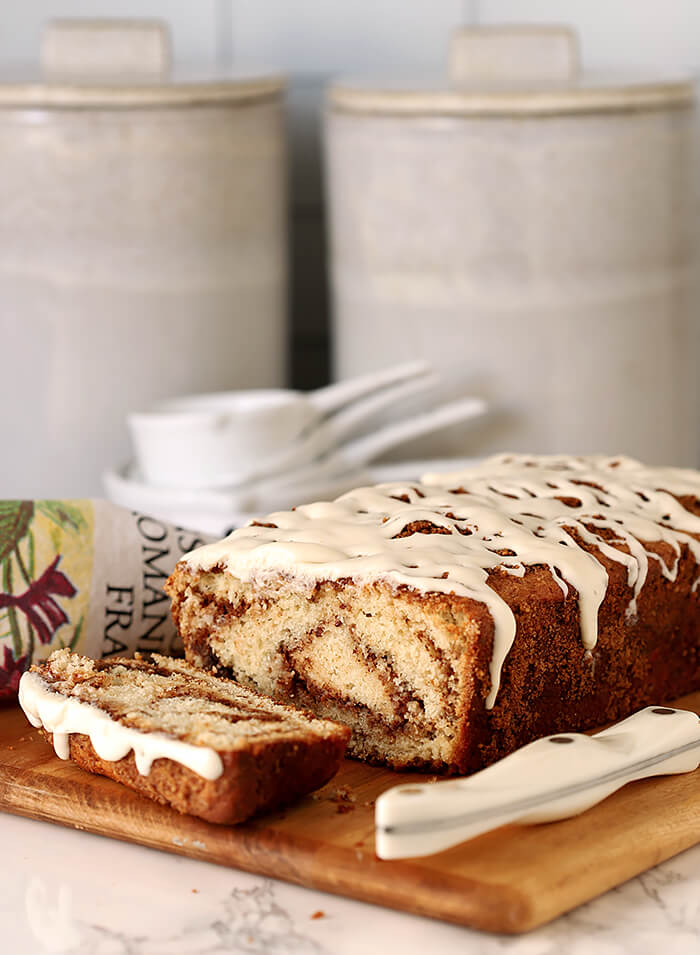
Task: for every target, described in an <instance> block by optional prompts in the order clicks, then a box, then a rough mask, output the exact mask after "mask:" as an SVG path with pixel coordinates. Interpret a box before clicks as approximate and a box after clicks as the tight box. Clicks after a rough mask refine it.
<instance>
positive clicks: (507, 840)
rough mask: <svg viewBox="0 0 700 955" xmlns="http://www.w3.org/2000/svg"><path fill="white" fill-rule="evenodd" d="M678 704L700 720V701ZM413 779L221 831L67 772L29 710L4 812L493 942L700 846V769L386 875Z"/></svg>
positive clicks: (19, 726)
mask: <svg viewBox="0 0 700 955" xmlns="http://www.w3.org/2000/svg"><path fill="white" fill-rule="evenodd" d="M678 705H680V706H683V707H685V708H686V709H693V710H695V711H696V712H700V693H698V694H694V695H693V696H689V697H685V698H684V699H683V700H681V701H679V702H678ZM406 778H408V777H407V775H406V774H402V775H400V774H398V773H392V772H389V771H387V770H382V769H377V768H374V767H371V766H365V765H364V764H362V763H357V762H351V761H346V762H345V763H344V764H343V766H342V768H341V770H340V772H339V774H338V775H337V776H336V777H335V779H333V780H332V781H331V782H330V783H329V784H328V785H327V786H325V787H324V789H322V790H320V791H319V792H318V793H316V794H314V795H313V796H311V797H307V798H306V799H304V800H303V801H302V802H300V803H299V804H298V805H296V806H294V807H292V808H290V809H287V810H285V811H283V812H279V813H275V814H271V815H267V816H265V817H263V818H260V819H258V820H256V821H254V822H250V823H246V824H245V825H241V826H235V827H229V826H216V825H212V824H210V823H206V822H203V821H201V820H199V819H195V818H192V817H189V816H181V815H179V814H178V813H176V812H175V811H174V810H171V809H168V808H164V807H162V806H159V805H157V804H156V803H152V802H150V801H149V800H148V799H145V798H144V797H142V796H139V795H138V794H136V793H134V792H132V791H131V790H129V789H126V788H124V787H122V786H120V785H119V784H118V783H115V782H112V781H111V780H109V779H105V778H104V777H101V776H93V775H91V774H90V773H85V772H83V771H82V770H80V769H78V768H77V767H76V766H74V765H73V764H71V763H68V762H62V761H61V760H59V759H58V758H57V757H56V756H55V755H54V752H53V750H52V749H51V748H50V747H49V746H48V745H47V744H46V743H45V742H44V741H43V740H42V739H41V738H40V737H39V734H38V732H37V731H36V730H34V729H32V728H31V727H30V726H29V724H28V723H27V721H26V719H25V717H24V715H23V713H22V712H21V710H19V709H18V708H16V707H10V708H5V709H0V809H3V810H5V811H7V812H12V813H16V814H18V815H21V816H28V817H30V818H32V819H41V820H46V821H48V822H54V823H59V824H61V825H65V826H72V827H75V828H76V829H83V830H87V831H89V832H95V833H99V834H100V835H104V836H111V837H113V838H115V839H123V840H127V841H130V842H137V843H140V844H141V845H144V846H152V847H153V848H156V849H164V850H166V851H168V852H175V853H179V854H181V855H186V856H191V857H192V858H195V859H204V860H208V861H210V862H217V863H219V864H221V865H227V866H233V867H234V868H238V869H245V870H247V871H249V872H254V873H259V874H262V875H268V876H273V877H275V878H279V879H284V880H287V881H289V882H295V883H298V884H299V885H304V886H309V887H312V888H314V889H321V890H325V891H328V892H334V893H336V894H338V895H345V896H348V897H350V898H355V899H360V900H362V901H365V902H374V903H377V904H379V905H386V906H389V907H391V908H395V909H401V910H404V911H406V912H413V913H416V914H420V915H427V916H432V917H434V918H438V919H444V920H446V921H448V922H454V923H457V924H459V925H468V926H472V927H474V928H479V929H484V930H486V931H491V932H510V933H515V932H524V931H527V930H529V929H532V928H534V927H536V926H537V925H541V924H542V923H544V922H548V921H550V920H551V919H553V918H556V916H558V915H561V914H562V913H563V912H566V911H568V910H570V909H572V908H574V907H575V906H577V905H580V904H581V903H582V902H585V901H587V900H588V899H591V898H593V897H595V896H597V895H600V894H601V893H603V892H605V891H607V890H608V889H611V888H612V887H613V886H616V885H619V884H620V883H621V882H624V881H625V880H627V879H629V878H631V877H633V876H635V875H637V874H638V873H640V872H643V871H644V870H646V869H648V868H650V867H651V866H654V865H656V864H657V863H659V862H661V861H663V860H664V859H668V858H669V857H670V856H672V855H675V854H676V853H677V852H680V851H681V850H682V849H686V848H688V847H689V846H691V845H694V844H695V843H696V842H699V841H700V770H699V771H696V772H694V773H688V774H685V775H682V776H667V777H659V778H658V779H651V780H644V781H641V782H637V783H632V784H630V785H628V786H626V787H625V788H624V789H622V790H620V791H619V792H617V793H616V794H614V795H613V796H610V797H609V798H608V799H607V800H605V801H604V802H603V803H601V804H600V805H598V806H596V807H595V808H593V809H591V810H589V811H588V812H587V813H585V814H584V815H582V816H579V817H577V818H575V819H569V820H565V821H563V822H556V823H549V824H546V825H539V826H530V827H524V826H508V827H504V828H502V829H499V830H496V831H495V832H492V833H488V834H487V835H484V836H480V837H479V838H478V839H474V840H472V841H471V842H468V843H464V844H463V845H461V846H458V847H456V848H454V849H448V850H446V851H445V852H441V853H438V854H436V855H434V856H429V857H427V858H422V859H413V860H407V861H391V862H384V861H381V860H379V859H377V857H376V856H375V854H374V800H375V799H376V797H377V796H378V795H379V794H380V793H381V792H383V791H384V790H385V789H387V788H389V787H390V786H392V785H396V784H397V783H399V782H401V781H405V780H406ZM410 778H414V779H415V776H414V777H410Z"/></svg>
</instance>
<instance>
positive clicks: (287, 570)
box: [182, 454, 700, 708]
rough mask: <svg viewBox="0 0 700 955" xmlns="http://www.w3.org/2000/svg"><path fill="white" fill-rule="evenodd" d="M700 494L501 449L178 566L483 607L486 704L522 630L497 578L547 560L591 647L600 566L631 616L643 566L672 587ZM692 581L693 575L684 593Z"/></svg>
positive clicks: (689, 545)
mask: <svg viewBox="0 0 700 955" xmlns="http://www.w3.org/2000/svg"><path fill="white" fill-rule="evenodd" d="M699 496H700V474H698V472H695V471H690V470H681V469H676V468H651V467H646V466H645V465H643V464H641V463H640V462H638V461H634V460H632V459H630V458H626V457H602V456H588V457H562V456H548V457H542V456H540V457H535V456H528V455H514V454H510V455H502V456H497V457H493V458H489V459H487V460H485V461H484V462H483V463H482V464H480V465H478V466H477V467H474V468H470V469H469V470H466V471H460V472H456V473H453V474H438V475H428V476H426V477H425V478H424V480H423V482H422V483H420V484H410V485H405V484H398V483H393V484H383V485H379V486H377V487H365V488H360V489H358V490H355V491H352V492H350V493H348V494H345V495H343V496H342V497H340V498H338V499H337V500H336V501H333V502H328V503H318V504H309V505H305V506H302V507H298V508H296V509H295V510H293V511H288V512H280V513H275V514H271V515H270V516H269V517H267V518H265V520H264V521H260V522H253V523H252V524H251V525H249V526H247V527H244V528H241V529H239V530H237V531H234V532H233V533H232V534H231V535H230V536H229V537H227V538H226V539H224V540H223V541H221V542H219V543H216V544H210V545H207V546H205V547H202V548H199V549H198V550H196V551H194V552H193V553H192V554H190V555H188V556H187V557H186V558H185V559H184V561H183V562H182V563H183V566H184V567H186V568H187V569H189V570H190V571H193V572H195V573H201V572H206V571H210V570H212V569H214V568H216V569H218V570H221V571H223V572H224V573H226V574H230V575H233V576H234V577H235V578H236V579H238V580H240V581H243V582H248V583H251V584H253V585H256V583H257V584H262V585H265V584H266V583H269V582H270V581H271V580H272V579H277V580H278V581H279V580H280V579H282V578H284V579H286V580H287V582H288V585H292V584H289V582H292V581H293V586H294V587H302V588H304V587H305V588H307V589H308V590H309V591H311V590H312V589H313V588H314V587H315V586H317V585H318V584H319V583H320V582H324V581H325V582H327V581H348V580H349V581H352V582H354V583H355V584H357V585H362V584H365V583H371V582H376V581H381V582H385V583H388V584H389V586H391V587H392V588H394V589H397V588H408V589H410V590H411V591H416V592H418V593H422V594H430V593H439V594H446V595H455V596H457V597H468V598H471V599H473V600H475V601H478V602H480V603H483V604H485V605H486V607H487V608H488V611H489V613H490V615H491V617H492V619H493V625H494V633H493V648H492V652H491V660H490V688H489V691H488V695H487V697H486V701H485V705H486V707H487V708H492V707H493V705H494V703H495V701H496V699H497V695H498V690H499V685H500V681H501V673H502V669H503V665H504V661H505V660H506V658H507V655H508V653H509V651H510V650H511V647H512V645H513V641H514V639H515V636H516V628H517V621H516V615H515V613H514V610H513V607H512V606H511V605H510V604H509V602H508V601H507V600H506V599H504V597H503V596H501V595H500V594H499V593H498V592H497V591H496V590H495V589H494V587H493V581H492V575H493V573H494V572H496V571H498V573H499V574H506V575H509V576H512V577H518V578H523V577H524V576H525V574H526V571H527V569H528V568H532V567H545V568H547V569H548V571H549V573H550V574H551V576H552V578H553V580H554V581H555V582H556V585H557V586H558V587H559V588H560V590H561V592H562V595H563V597H566V596H567V595H568V594H569V591H570V588H574V589H575V591H576V594H577V601H578V609H579V627H580V639H581V641H582V643H583V646H584V648H586V649H587V650H591V649H592V648H593V647H595V645H596V643H597V640H598V616H599V610H600V608H601V605H602V603H603V601H604V600H605V597H606V594H607V592H608V585H609V564H608V563H606V562H613V563H615V564H619V565H621V566H622V567H623V568H624V570H625V575H626V582H627V585H628V588H629V594H628V596H627V599H626V605H625V617H626V618H627V619H628V620H629V621H634V619H635V616H636V613H637V604H638V599H639V595H640V593H641V591H642V588H643V586H644V584H645V581H646V580H647V578H648V575H649V568H650V565H651V564H652V563H654V564H656V565H657V566H658V568H659V569H660V571H661V574H662V576H663V577H664V578H665V579H666V580H667V581H669V582H674V581H675V580H676V578H677V575H678V568H679V561H680V558H681V554H682V553H683V551H684V549H685V550H687V551H689V552H690V554H692V556H693V558H694V560H695V564H696V565H700V542H699V540H698V537H699V536H700V516H698V514H696V513H694V512H693V511H692V510H691V509H688V507H687V504H688V502H691V504H692V503H695V504H696V503H697V500H698V497H699ZM659 543H660V544H662V545H665V546H663V547H661V548H660V549H659V548H658V547H657V546H656V545H657V544H659ZM650 544H652V545H654V546H651V547H650V546H649V545H650ZM698 572H700V570H698ZM699 582H700V577H698V574H697V573H696V575H695V579H694V580H693V582H692V587H691V591H692V592H693V593H695V591H696V590H697V587H698V583H699Z"/></svg>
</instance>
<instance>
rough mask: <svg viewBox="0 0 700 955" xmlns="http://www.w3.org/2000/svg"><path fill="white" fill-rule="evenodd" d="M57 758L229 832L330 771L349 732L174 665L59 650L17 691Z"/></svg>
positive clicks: (297, 794) (181, 664)
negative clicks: (230, 827) (229, 826)
mask: <svg viewBox="0 0 700 955" xmlns="http://www.w3.org/2000/svg"><path fill="white" fill-rule="evenodd" d="M19 699H20V704H21V706H22V708H23V709H24V711H25V713H26V715H27V717H28V719H29V721H30V722H31V723H32V724H33V725H34V726H37V727H41V729H42V733H43V734H44V736H46V738H47V739H48V740H49V741H51V742H53V745H54V748H55V750H56V753H57V755H59V756H60V757H61V758H62V759H68V758H70V759H72V760H73V761H74V762H75V763H77V764H78V765H79V766H81V767H82V768H83V769H87V770H89V771H90V772H94V773H100V774H102V775H103V776H109V777H111V778H112V779H115V780H116V781H117V782H121V783H125V784H126V785H127V786H130V787H131V788H132V789H136V790H138V791H139V792H141V793H143V794H144V795H146V796H149V797H150V798H151V799H154V800H156V801H157V802H160V803H165V804H168V805H170V806H172V807H173V808H175V809H177V810H178V811H179V812H183V813H190V814H192V815H195V816H201V817H202V818H203V819H207V820H208V821H209V822H218V823H236V822H241V821H243V820H244V819H247V818H248V817H249V816H252V815H253V814H255V813H259V812H263V811H265V810H269V809H272V808H275V807H279V806H282V805H285V804H287V803H289V802H292V801H293V800H295V799H297V798H298V797H300V796H302V795H304V794H306V793H309V792H311V791H313V790H314V789H317V788H318V787H320V786H322V785H323V784H324V783H326V782H327V781H328V780H329V779H330V778H331V777H332V776H333V775H334V773H335V772H336V771H337V769H338V767H339V765H340V762H341V760H342V757H343V754H344V751H345V747H346V744H347V741H348V737H349V735H350V731H349V730H348V729H347V728H346V727H344V726H340V725H338V724H336V723H332V722H330V721H328V720H319V719H315V718H314V717H313V716H311V715H309V714H305V713H302V712H300V711H299V710H295V709H292V708H290V707H286V706H281V705H279V704H277V703H273V702H272V701H271V700H269V699H267V698H265V697H262V696H258V695H257V694H255V693H252V692H251V691H250V690H247V689H245V688H244V687H241V686H239V685H237V684H236V683H234V682H233V681H231V680H226V679H222V678H219V677H215V676H212V675H210V674H207V673H205V672H204V671H202V670H200V669H196V668H194V667H192V666H190V665H189V664H187V663H185V662H184V661H182V660H174V659H171V658H169V657H162V656H159V655H157V654H153V655H151V656H149V657H143V656H138V657H137V658H136V659H133V660H131V659H112V660H97V661H96V660H92V659H90V658H89V657H84V656H79V655H78V654H75V653H71V652H70V651H69V650H56V651H55V652H54V653H52V654H51V656H50V657H49V658H48V660H46V661H45V662H44V663H41V664H38V665H35V666H33V667H32V668H31V670H30V671H29V672H28V673H25V674H24V676H23V677H22V680H21V682H20V690H19Z"/></svg>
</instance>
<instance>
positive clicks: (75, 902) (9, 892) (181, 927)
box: [0, 793, 700, 955]
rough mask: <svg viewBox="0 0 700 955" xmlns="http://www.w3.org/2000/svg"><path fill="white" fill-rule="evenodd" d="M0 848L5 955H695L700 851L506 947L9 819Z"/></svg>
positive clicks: (0, 820)
mask: <svg viewBox="0 0 700 955" xmlns="http://www.w3.org/2000/svg"><path fill="white" fill-rule="evenodd" d="M698 798H700V793H699V794H698ZM0 845H2V848H3V853H2V860H3V861H2V865H1V866H0V922H1V924H2V945H1V946H0V951H2V952H3V955H42V953H44V952H61V953H71V955H200V953H201V955H205V953H206V955H209V953H211V955H214V953H223V952H241V953H264V955H350V953H359V952H362V953H363V955H368V953H369V955H372V953H375V952H401V953H402V955H414V953H415V955H418V953H420V955H426V952H427V953H431V952H439V953H440V955H453V953H454V955H465V953H469V955H496V953H508V955H562V953H566V955H590V953H595V955H623V953H631V952H633V953H634V955H659V952H663V955H686V953H687V955H691V953H692V955H698V952H700V846H697V847H696V848H694V849H690V850H688V851H687V852H684V853H682V854H681V855H678V856H676V857H675V858H674V859H671V860H670V861H669V862H666V863H663V864H662V865H660V866H658V867H657V868H655V869H652V870H651V871H649V872H647V873H645V874H644V875H642V876H640V877H639V878H637V879H633V880H632V881H630V882H628V883H627V884H625V885H623V886H621V887H620V888H618V889H616V890H614V891H612V892H609V893H607V895H604V896H602V897H601V898H599V899H597V900H595V901H593V902H591V903H589V904H587V905H584V906H582V907H581V908H579V909H577V910H576V911H574V912H572V913H570V914H569V915H567V916H564V917H563V918H560V919H558V920H557V921H556V922H554V923H552V924H551V925H548V926H545V927H544V928H541V929H538V930H536V931H534V932H531V933H530V934H529V935H524V936H521V937H507V936H492V935H485V934H481V933H479V932H474V931H470V930H469V929H464V928H458V927H455V926H452V925H447V924H444V923H441V922H436V921H432V920H430V919H425V918H419V917H416V916H410V915H404V914H401V913H398V912H392V911H390V910H388V909H382V908H379V907H376V906H371V905H365V904H362V903H360V902H353V901H350V900H347V899H342V898H338V897H336V896H332V895H325V894H323V893H320V892H313V891H311V890H308V889H301V888H298V887H297V886H293V885H288V884H286V883H284V882H276V881H274V880H271V879H266V878H262V877H258V876H252V875H248V874H247V873H245V872H239V871H237V870H235V869H226V868H223V867H221V866H216V865H211V864H208V863H205V862H196V861H193V860H190V859H185V858H181V857H179V856H174V855H170V854H168V853H164V852H158V851H156V850H153V849H145V848H142V847H140V846H135V845H130V844H127V843H122V842H117V841H115V840H112V839H107V838H104V837H101V836H94V835H90V834H88V833H84V832H77V831H74V830H70V829H64V828H62V827H60V826H54V825H50V824H48V823H42V822H34V821H32V820H28V819H22V818H19V817H15V816H10V815H5V814H0Z"/></svg>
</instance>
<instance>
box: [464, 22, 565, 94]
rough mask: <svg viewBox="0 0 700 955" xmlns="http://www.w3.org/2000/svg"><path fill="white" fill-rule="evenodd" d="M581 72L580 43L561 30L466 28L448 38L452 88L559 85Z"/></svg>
mask: <svg viewBox="0 0 700 955" xmlns="http://www.w3.org/2000/svg"><path fill="white" fill-rule="evenodd" d="M578 70H579V58H578V43H577V38H576V34H575V33H574V31H573V30H570V29H569V28H568V27H564V26H507V27H502V26H497V27H464V28H461V29H459V30H455V31H454V32H453V33H452V37H451V40H450V54H449V75H450V81H451V83H452V85H453V86H457V87H459V86H473V85H484V84H487V85H495V86H505V85H522V84H523V83H557V82H560V83H561V82H566V81H569V80H571V79H573V78H574V77H575V76H576V75H577V73H578Z"/></svg>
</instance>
